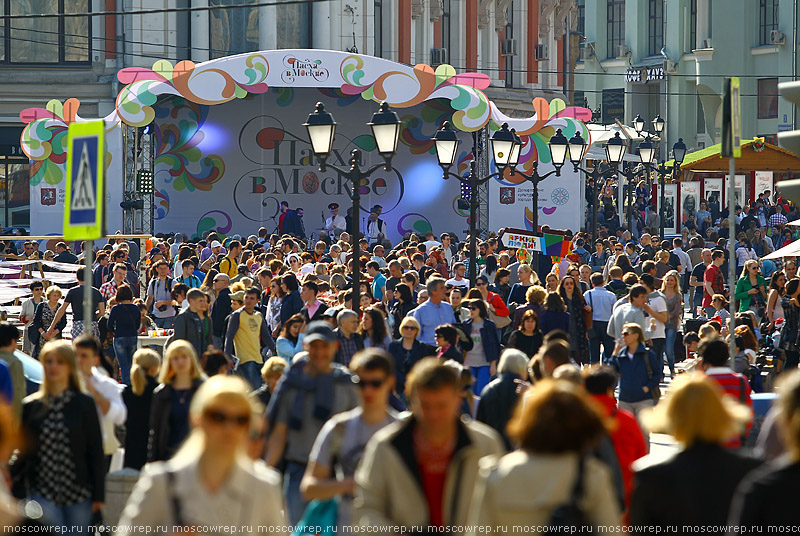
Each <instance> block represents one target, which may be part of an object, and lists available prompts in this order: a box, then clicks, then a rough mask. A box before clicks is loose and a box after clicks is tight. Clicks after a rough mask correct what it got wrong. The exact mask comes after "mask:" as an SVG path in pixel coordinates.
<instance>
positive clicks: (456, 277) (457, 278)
mask: <svg viewBox="0 0 800 536" xmlns="http://www.w3.org/2000/svg"><path fill="white" fill-rule="evenodd" d="M466 273H467V267H466V265H465V264H464V263H463V262H457V263H455V264H454V265H453V277H452V278H451V279H448V280H447V283H446V284H447V286H448V287H461V288H464V289H467V290H469V281H468V280H467V279H464V275H466Z"/></svg>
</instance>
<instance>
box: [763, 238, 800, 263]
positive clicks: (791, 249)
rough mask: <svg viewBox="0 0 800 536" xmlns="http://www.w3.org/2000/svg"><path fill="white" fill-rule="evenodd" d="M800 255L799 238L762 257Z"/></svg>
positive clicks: (775, 257) (773, 257) (776, 257)
mask: <svg viewBox="0 0 800 536" xmlns="http://www.w3.org/2000/svg"><path fill="white" fill-rule="evenodd" d="M799 255H800V240H795V241H794V242H792V243H791V244H789V245H788V246H783V247H782V248H781V249H776V250H775V251H773V252H772V253H770V254H769V255H765V256H764V257H762V258H764V259H780V258H781V257H797V256H799Z"/></svg>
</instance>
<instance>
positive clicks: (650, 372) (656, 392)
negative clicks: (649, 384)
mask: <svg viewBox="0 0 800 536" xmlns="http://www.w3.org/2000/svg"><path fill="white" fill-rule="evenodd" d="M644 366H645V368H646V369H647V379H648V380H652V379H653V367H652V366H650V359H649V358H648V357H647V354H645V355H644ZM650 395H651V396H652V397H653V402H655V403H656V404H658V400H659V399H660V398H661V386H660V385H657V386H656V387H655V388H654V389H652V390H651V391H650Z"/></svg>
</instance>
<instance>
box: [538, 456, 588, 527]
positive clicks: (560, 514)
mask: <svg viewBox="0 0 800 536" xmlns="http://www.w3.org/2000/svg"><path fill="white" fill-rule="evenodd" d="M584 464H585V460H584V457H583V455H579V457H578V474H577V475H576V476H575V484H574V485H573V486H572V493H571V494H570V498H569V501H568V502H566V503H564V504H562V505H561V506H558V507H556V509H555V510H553V513H552V514H550V521H549V523H548V530H547V532H554V533H555V532H563V533H567V532H569V533H570V534H574V533H577V532H590V533H591V532H594V529H593V527H591V526H590V525H589V523H588V521H587V520H586V512H584V511H583V508H581V506H580V504H579V503H580V501H581V498H582V497H583V469H584Z"/></svg>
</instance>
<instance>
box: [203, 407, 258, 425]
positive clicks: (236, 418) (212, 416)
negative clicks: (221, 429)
mask: <svg viewBox="0 0 800 536" xmlns="http://www.w3.org/2000/svg"><path fill="white" fill-rule="evenodd" d="M205 416H206V417H207V418H208V419H209V420H210V421H211V422H213V423H214V424H220V425H221V424H225V423H231V424H235V425H236V426H238V427H240V428H244V427H245V426H248V425H249V424H250V415H248V414H246V415H228V414H227V413H225V412H222V411H213V410H212V411H207V412H206V414H205Z"/></svg>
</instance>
